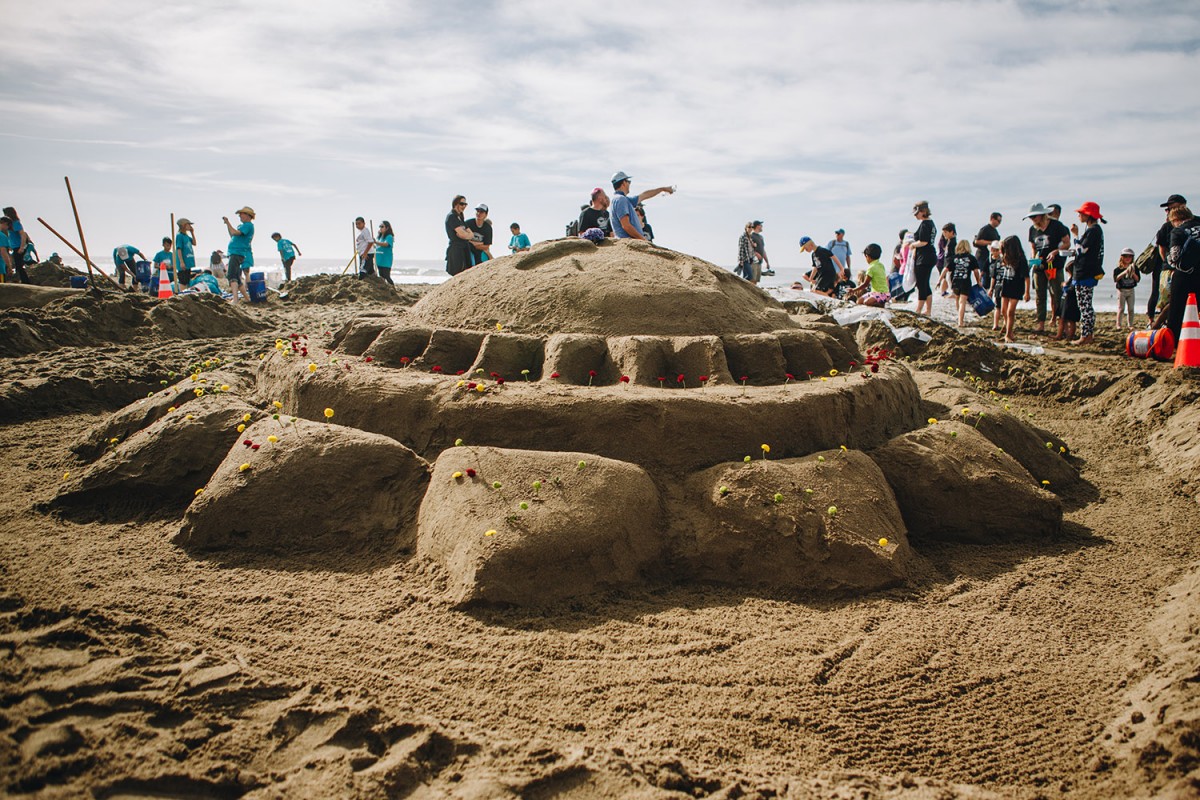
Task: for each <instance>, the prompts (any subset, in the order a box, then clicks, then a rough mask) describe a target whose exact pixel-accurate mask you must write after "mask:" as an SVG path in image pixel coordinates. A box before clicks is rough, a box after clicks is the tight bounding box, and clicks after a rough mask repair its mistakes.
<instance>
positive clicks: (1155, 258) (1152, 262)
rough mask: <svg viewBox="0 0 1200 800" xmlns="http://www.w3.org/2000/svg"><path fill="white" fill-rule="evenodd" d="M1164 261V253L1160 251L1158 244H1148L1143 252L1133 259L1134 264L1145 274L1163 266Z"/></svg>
mask: <svg viewBox="0 0 1200 800" xmlns="http://www.w3.org/2000/svg"><path fill="white" fill-rule="evenodd" d="M1162 263H1163V260H1162V253H1160V252H1158V245H1157V244H1151V245H1148V246H1147V247H1146V249H1145V250H1143V251H1142V254H1141V255H1140V256H1138V257H1137V258H1135V259H1134V260H1133V266H1134V267H1136V268H1137V271H1138V272H1140V273H1142V274H1143V275H1149V274H1151V273H1153V272H1157V271H1158V270H1159V269H1161V268H1162Z"/></svg>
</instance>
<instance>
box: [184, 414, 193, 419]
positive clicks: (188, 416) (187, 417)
mask: <svg viewBox="0 0 1200 800" xmlns="http://www.w3.org/2000/svg"><path fill="white" fill-rule="evenodd" d="M184 419H195V417H193V416H192V415H191V414H188V415H187V416H186V417H184Z"/></svg>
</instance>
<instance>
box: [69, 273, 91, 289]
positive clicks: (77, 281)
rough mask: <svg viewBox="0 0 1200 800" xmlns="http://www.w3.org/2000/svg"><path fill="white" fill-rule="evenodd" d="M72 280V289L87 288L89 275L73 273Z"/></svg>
mask: <svg viewBox="0 0 1200 800" xmlns="http://www.w3.org/2000/svg"><path fill="white" fill-rule="evenodd" d="M70 280H71V288H72V289H86V288H87V275H72V276H71V278H70Z"/></svg>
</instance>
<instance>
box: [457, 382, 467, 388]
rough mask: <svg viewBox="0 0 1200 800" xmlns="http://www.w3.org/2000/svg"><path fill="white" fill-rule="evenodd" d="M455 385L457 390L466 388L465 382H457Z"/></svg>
mask: <svg viewBox="0 0 1200 800" xmlns="http://www.w3.org/2000/svg"><path fill="white" fill-rule="evenodd" d="M457 385H458V388H460V389H461V388H462V387H464V386H466V385H467V382H466V381H459V382H458V384H457Z"/></svg>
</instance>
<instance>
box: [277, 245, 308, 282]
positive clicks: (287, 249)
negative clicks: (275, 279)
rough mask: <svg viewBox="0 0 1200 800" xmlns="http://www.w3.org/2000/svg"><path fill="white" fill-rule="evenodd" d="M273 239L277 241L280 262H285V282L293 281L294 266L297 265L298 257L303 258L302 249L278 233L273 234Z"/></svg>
mask: <svg viewBox="0 0 1200 800" xmlns="http://www.w3.org/2000/svg"><path fill="white" fill-rule="evenodd" d="M271 238H272V239H274V240H275V247H276V248H277V249H278V250H279V260H280V261H282V262H283V275H284V278H283V279H284V280H285V281H290V280H291V279H292V264H295V263H296V256H302V255H304V253H301V252H300V248H299V247H297V246H296V245H295V244H293V243H292V242H290V241H288V240H287V239H284V238H283V236H281V235H280V234H278V233H272V234H271Z"/></svg>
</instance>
